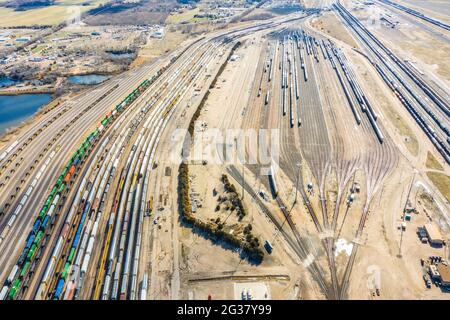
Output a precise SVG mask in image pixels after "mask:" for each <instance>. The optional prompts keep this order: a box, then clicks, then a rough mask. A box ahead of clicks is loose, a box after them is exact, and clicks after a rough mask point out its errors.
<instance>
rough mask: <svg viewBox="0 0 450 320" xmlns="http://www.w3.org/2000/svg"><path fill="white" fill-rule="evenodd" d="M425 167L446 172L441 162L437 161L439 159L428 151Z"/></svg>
mask: <svg viewBox="0 0 450 320" xmlns="http://www.w3.org/2000/svg"><path fill="white" fill-rule="evenodd" d="M425 166H426V167H427V168H428V169H435V170H444V168H443V167H442V166H441V164H440V163H439V161H437V159H436V158H435V157H434V156H433V154H432V153H431V152H430V151H428V153H427V162H426V163H425Z"/></svg>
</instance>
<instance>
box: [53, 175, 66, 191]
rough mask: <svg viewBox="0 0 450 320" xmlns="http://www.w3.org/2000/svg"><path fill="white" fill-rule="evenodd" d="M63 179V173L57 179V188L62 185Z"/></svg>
mask: <svg viewBox="0 0 450 320" xmlns="http://www.w3.org/2000/svg"><path fill="white" fill-rule="evenodd" d="M63 179H64V175H63V174H61V175H60V176H59V178H58V180H56V184H55V186H56V188H58V187H59V186H60V185H61V182H62V181H63Z"/></svg>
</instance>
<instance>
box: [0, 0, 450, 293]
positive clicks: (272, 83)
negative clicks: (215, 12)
mask: <svg viewBox="0 0 450 320" xmlns="http://www.w3.org/2000/svg"><path fill="white" fill-rule="evenodd" d="M288 2H289V1H262V2H261V3H260V4H259V5H257V6H255V7H251V9H249V10H257V11H256V12H258V13H261V12H265V13H267V14H268V13H271V14H270V15H269V16H268V18H266V19H257V18H255V19H248V20H245V21H244V20H241V21H239V20H237V22H234V23H230V24H229V25H227V26H226V27H223V28H216V29H213V30H211V31H208V32H203V33H201V34H199V35H196V36H195V37H190V38H187V39H186V40H185V41H184V42H182V44H181V45H179V46H178V47H177V48H176V49H174V50H170V51H167V52H166V53H164V54H163V55H161V56H159V57H157V58H155V59H153V60H151V61H149V62H145V63H143V64H141V65H139V66H135V67H133V68H131V69H130V70H128V71H126V72H124V73H121V74H120V75H117V76H114V77H111V78H110V79H109V80H107V81H105V82H103V83H101V84H99V85H96V86H94V87H93V88H88V89H85V90H83V91H81V92H79V93H77V94H74V95H70V96H68V97H64V99H62V100H61V102H60V103H58V104H57V105H56V106H54V107H52V108H50V109H48V110H47V111H46V112H44V113H42V114H41V115H39V118H36V121H31V122H30V123H28V124H26V125H24V126H22V127H20V128H18V129H17V130H16V131H14V134H10V135H8V136H7V137H8V140H7V141H6V140H3V141H6V142H5V143H3V142H2V143H3V144H2V145H1V149H0V299H1V300H20V299H36V300H147V299H148V300H150V299H190V300H193V299H243V300H251V299H295V300H297V299H333V300H334V299H372V300H375V299H448V298H449V294H450V293H449V292H450V287H449V286H448V283H450V280H448V278H446V271H444V270H447V269H448V268H450V267H449V262H450V250H448V246H449V245H450V198H449V197H450V191H449V190H450V166H449V164H450V97H449V94H448V92H449V90H448V88H449V87H450V70H447V69H446V68H447V67H448V65H449V64H450V61H449V56H448V52H449V51H450V31H449V25H448V23H449V21H447V20H443V19H442V17H441V16H439V15H435V14H434V12H433V11H432V10H426V11H424V12H421V11H420V10H419V7H409V6H408V3H409V2H410V1H406V2H405V1H401V2H399V1H394V0H392V1H391V0H376V1H374V2H363V1H356V0H339V1H302V2H301V3H298V4H297V2H295V6H293V7H292V8H294V9H289V10H288V9H286V8H291V7H290V6H291V5H292V4H291V2H289V3H288ZM411 2H413V0H411ZM286 3H288V4H286ZM278 6H280V7H278ZM279 8H283V10H286V12H285V13H283V14H278V12H279V11H276V10H281V9H279ZM249 12H251V11H249ZM274 12H276V13H277V14H276V15H275V14H274ZM261 14H262V13H261ZM250 16H252V15H251V14H250ZM255 16H256V14H255ZM411 34H412V35H413V36H411V37H413V38H414V39H419V41H416V43H414V41H413V40H411V41H409V40H408V39H409V38H408V35H411ZM402 41H404V42H402ZM436 44H439V48H441V49H442V51H443V52H444V53H445V52H447V55H445V54H444V55H441V51H440V49H439V50H438V49H436V52H435V53H434V54H435V55H436V57H435V59H436V60H439V61H438V62H435V61H434V59H431V58H430V57H429V55H433V52H430V53H426V54H424V53H423V48H422V47H421V46H424V47H426V48H427V49H429V48H432V47H433V46H436ZM431 51H432V49H431ZM438 55H439V56H438ZM228 135H230V136H228ZM219 136H220V137H222V138H223V137H225V136H226V137H227V138H229V139H227V140H226V141H225V140H221V139H220V138H219ZM211 137H212V138H211ZM267 145H269V146H270V147H269V148H268V151H267V150H264V148H263V146H267ZM266 151H267V154H266V153H265V152H266ZM236 154H237V156H236ZM230 159H231V160H230ZM424 261H426V262H424ZM436 270H438V271H436ZM447 274H448V273H447ZM428 279H430V283H431V282H433V284H434V285H429V281H428ZM446 279H447V280H446Z"/></svg>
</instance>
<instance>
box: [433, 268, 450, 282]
mask: <svg viewBox="0 0 450 320" xmlns="http://www.w3.org/2000/svg"><path fill="white" fill-rule="evenodd" d="M436 269H437V272H439V277H440V280H441V284H442V286H444V287H450V266H448V265H447V264H444V263H442V262H441V263H439V264H437V266H436Z"/></svg>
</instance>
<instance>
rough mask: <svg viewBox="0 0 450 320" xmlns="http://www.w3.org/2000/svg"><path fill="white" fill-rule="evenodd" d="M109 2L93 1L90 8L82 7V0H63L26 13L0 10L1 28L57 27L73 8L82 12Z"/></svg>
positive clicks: (7, 9)
mask: <svg viewBox="0 0 450 320" xmlns="http://www.w3.org/2000/svg"><path fill="white" fill-rule="evenodd" d="M107 1H108V0H92V1H91V2H90V4H89V5H88V6H82V5H81V3H83V2H84V1H81V0H61V1H59V2H58V3H57V4H55V5H52V6H48V7H40V8H36V9H30V10H26V11H14V9H12V8H0V17H2V19H1V20H0V27H13V26H33V25H57V24H59V23H61V22H63V21H65V20H66V19H68V18H69V17H71V16H73V14H74V12H73V11H72V9H71V6H77V7H78V8H79V9H80V11H81V12H85V11H87V10H90V9H93V8H95V7H97V5H99V4H101V3H105V2H107Z"/></svg>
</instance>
